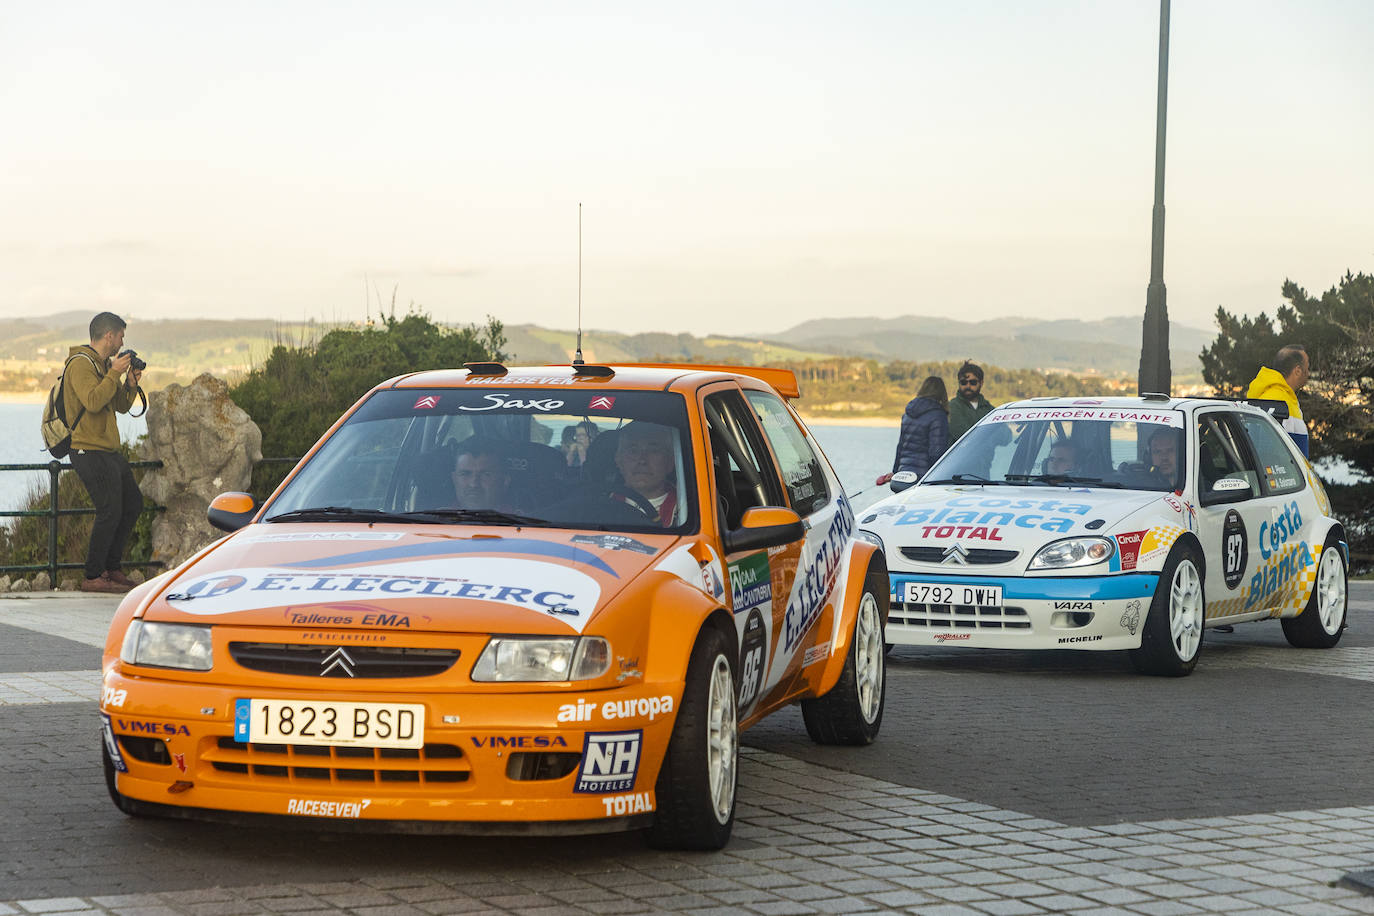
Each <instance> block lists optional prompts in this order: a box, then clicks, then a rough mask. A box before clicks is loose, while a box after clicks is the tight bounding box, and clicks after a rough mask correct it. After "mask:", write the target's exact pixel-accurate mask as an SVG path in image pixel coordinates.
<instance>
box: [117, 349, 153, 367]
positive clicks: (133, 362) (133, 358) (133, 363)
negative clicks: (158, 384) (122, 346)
mask: <svg viewBox="0 0 1374 916" xmlns="http://www.w3.org/2000/svg"><path fill="white" fill-rule="evenodd" d="M125 353H127V354H129V368H130V369H132V370H134V371H135V372H142V371H143V370H144V369H147V368H148V364H147V363H146V362H144V361H143V360H141V359H139V358H138V351H137V350H124V351H123V352H121V353H120V354H119V355H120V356H123V355H124V354H125Z"/></svg>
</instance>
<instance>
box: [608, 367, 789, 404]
mask: <svg viewBox="0 0 1374 916" xmlns="http://www.w3.org/2000/svg"><path fill="white" fill-rule="evenodd" d="M615 365H616V366H624V367H626V368H627V369H628V368H630V367H636V368H640V369H682V370H684V371H688V372H733V373H735V374H736V375H747V376H749V377H750V378H756V379H758V380H759V381H761V382H763V383H765V384H767V385H770V386H772V388H773V390H774V391H776V392H777V393H778V394H780V395H782V396H783V397H785V398H787V399H788V400H793V399H795V398H799V397H801V388H800V387H799V386H798V385H797V374H796V373H795V372H793V371H792V370H791V369H774V368H771V367H768V366H724V365H716V364H712V363H616V364H615Z"/></svg>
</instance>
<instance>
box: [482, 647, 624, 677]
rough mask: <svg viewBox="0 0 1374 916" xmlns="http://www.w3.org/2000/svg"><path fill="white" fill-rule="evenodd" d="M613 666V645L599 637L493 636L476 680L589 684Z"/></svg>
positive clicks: (485, 651)
mask: <svg viewBox="0 0 1374 916" xmlns="http://www.w3.org/2000/svg"><path fill="white" fill-rule="evenodd" d="M610 667H611V644H610V643H609V642H607V641H606V640H605V639H603V638H601V637H600V636H581V637H578V636H564V637H554V638H550V637H547V636H493V637H492V638H491V640H490V641H489V642H488V643H487V646H486V648H485V649H483V650H482V654H481V655H480V656H478V658H477V664H475V665H473V666H472V679H473V680H474V681H588V680H591V679H592V678H598V677H601V675H603V674H605V673H606V672H607V671H609V670H610Z"/></svg>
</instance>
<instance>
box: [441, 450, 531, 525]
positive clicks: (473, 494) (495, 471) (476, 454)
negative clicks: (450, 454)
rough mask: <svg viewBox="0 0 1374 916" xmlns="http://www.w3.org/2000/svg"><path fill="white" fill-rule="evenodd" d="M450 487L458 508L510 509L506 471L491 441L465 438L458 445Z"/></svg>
mask: <svg viewBox="0 0 1374 916" xmlns="http://www.w3.org/2000/svg"><path fill="white" fill-rule="evenodd" d="M453 490H454V492H455V493H456V494H457V497H458V506H459V508H462V509H492V510H495V511H497V512H514V511H516V507H515V505H514V504H513V503H512V502H511V499H510V495H509V493H510V472H509V471H507V470H506V465H505V460H504V456H503V455H502V454H501V448H500V446H499V445H497V444H496V443H495V442H492V441H490V440H483V439H477V438H472V439H467V440H465V441H464V442H462V443H460V444H459V446H458V453H457V458H456V460H455V461H454V467H453Z"/></svg>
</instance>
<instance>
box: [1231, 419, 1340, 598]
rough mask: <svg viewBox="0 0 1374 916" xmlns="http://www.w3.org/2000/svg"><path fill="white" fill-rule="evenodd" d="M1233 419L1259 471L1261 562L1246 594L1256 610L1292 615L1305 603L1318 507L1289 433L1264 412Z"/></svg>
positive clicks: (1317, 542)
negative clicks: (1311, 494) (1235, 420)
mask: <svg viewBox="0 0 1374 916" xmlns="http://www.w3.org/2000/svg"><path fill="white" fill-rule="evenodd" d="M1236 419H1237V421H1238V422H1239V424H1240V427H1241V429H1242V430H1243V431H1244V433H1245V436H1246V439H1247V440H1248V441H1249V443H1250V447H1251V449H1252V450H1253V451H1254V454H1255V464H1256V468H1257V469H1258V470H1260V471H1262V472H1263V473H1261V474H1260V475H1259V485H1260V493H1261V495H1260V497H1259V498H1258V499H1257V500H1256V501H1255V502H1256V508H1257V509H1258V510H1259V511H1258V512H1257V513H1256V517H1257V518H1258V519H1259V526H1258V528H1257V530H1256V532H1255V543H1256V545H1257V546H1258V548H1259V563H1258V566H1257V568H1256V570H1255V572H1254V574H1252V576H1251V582H1250V584H1249V588H1250V592H1249V595H1248V596H1247V600H1248V601H1250V602H1251V603H1252V606H1253V607H1254V608H1255V609H1257V610H1268V611H1270V613H1272V614H1275V615H1284V616H1291V615H1292V614H1296V613H1297V612H1298V611H1300V610H1301V609H1302V607H1303V605H1305V604H1306V603H1307V596H1308V592H1309V591H1310V589H1311V576H1310V574H1313V573H1315V572H1316V557H1318V556H1320V554H1321V546H1322V542H1321V539H1322V537H1323V535H1324V532H1323V531H1321V530H1319V528H1318V525H1317V520H1318V513H1317V512H1316V511H1315V510H1316V506H1315V504H1314V501H1313V500H1312V498H1311V496H1310V494H1308V493H1307V492H1306V491H1307V490H1308V486H1307V475H1306V474H1305V473H1304V471H1305V465H1306V461H1305V460H1304V459H1302V458H1300V457H1299V456H1298V455H1297V454H1296V452H1295V450H1294V448H1293V445H1292V439H1291V438H1290V437H1289V436H1288V435H1287V434H1286V433H1284V432H1283V431H1282V430H1281V429H1279V427H1278V426H1277V424H1276V423H1275V422H1274V421H1273V420H1272V419H1271V418H1270V417H1268V416H1267V415H1265V414H1260V413H1250V412H1237V414H1236Z"/></svg>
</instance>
